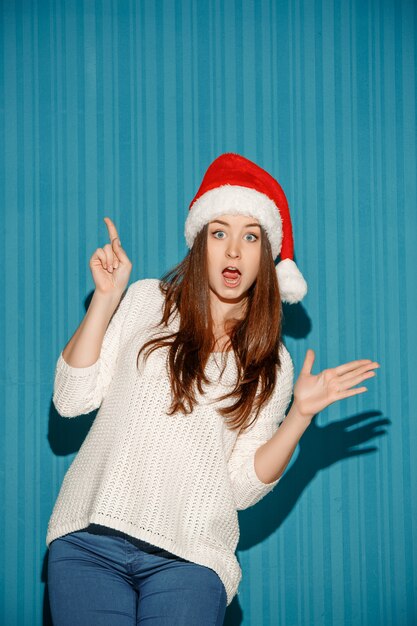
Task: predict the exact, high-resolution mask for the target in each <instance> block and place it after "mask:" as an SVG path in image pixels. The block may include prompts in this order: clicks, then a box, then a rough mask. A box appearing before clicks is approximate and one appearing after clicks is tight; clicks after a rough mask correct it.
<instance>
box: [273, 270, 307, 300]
mask: <svg viewBox="0 0 417 626" xmlns="http://www.w3.org/2000/svg"><path fill="white" fill-rule="evenodd" d="M275 269H276V272H277V275H278V285H279V292H280V295H281V300H283V301H284V302H288V303H289V304H295V303H296V302H300V300H302V299H303V298H304V296H305V295H306V293H307V283H306V281H305V280H304V277H303V275H302V274H301V272H300V270H299V269H298V267H297V265H296V264H295V263H294V261H293V260H292V259H283V260H282V261H280V262H279V263H278V265H277V266H276V268H275Z"/></svg>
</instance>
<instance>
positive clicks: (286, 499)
mask: <svg viewBox="0 0 417 626" xmlns="http://www.w3.org/2000/svg"><path fill="white" fill-rule="evenodd" d="M91 297H92V294H91V295H90V297H89V298H88V299H87V300H86V303H85V304H86V310H87V308H88V304H89V301H90V299H91ZM283 315H284V318H283V335H284V337H285V336H290V337H293V338H301V337H306V336H307V335H308V334H309V331H310V328H311V324H310V320H309V318H308V316H307V315H306V313H305V310H304V308H303V307H302V305H301V304H300V303H298V304H295V305H286V304H284V305H283ZM289 408H290V407H289ZM289 408H288V410H289ZM96 414H97V411H94V412H92V413H90V414H88V415H82V416H79V417H77V418H76V419H67V418H64V417H61V416H60V415H59V414H58V413H57V411H56V409H55V406H54V405H53V403H52V400H51V406H50V411H49V430H48V440H49V444H50V446H51V450H52V452H53V453H54V454H56V455H57V456H65V455H68V454H73V453H75V452H77V451H78V450H79V449H80V447H81V444H82V443H83V441H84V439H85V437H86V435H87V433H88V431H89V429H90V427H91V425H92V423H93V421H94V418H95V416H96ZM388 424H391V420H389V419H388V418H383V417H382V414H381V412H380V411H368V412H364V413H361V414H357V415H352V416H350V417H347V418H345V419H342V420H339V421H338V422H332V423H330V424H327V425H325V426H322V427H321V426H318V425H317V416H315V417H314V418H313V420H312V422H311V424H310V426H309V428H308V429H307V430H306V431H305V433H304V435H303V436H302V438H301V439H300V442H299V445H298V456H297V458H296V459H295V461H294V462H293V463H292V465H291V466H290V467H289V468H287V471H286V472H285V473H284V476H283V477H282V479H281V481H280V482H279V483H278V485H277V486H276V487H275V488H274V490H273V491H272V492H271V493H269V494H268V495H267V496H266V497H265V498H263V499H262V500H261V501H260V502H259V503H258V504H257V505H256V506H254V507H250V508H249V509H246V510H244V511H239V523H240V541H239V545H238V550H239V551H242V550H247V549H249V548H252V547H253V546H255V545H257V544H259V543H261V542H262V541H264V540H265V539H266V538H267V537H269V536H270V535H271V534H272V533H274V532H276V531H277V530H278V529H279V528H280V526H281V524H282V523H283V522H284V521H285V519H286V518H287V516H288V515H289V514H290V513H291V511H292V510H293V508H294V507H295V506H296V504H297V501H298V500H299V498H300V497H301V495H302V493H303V491H304V490H305V489H306V487H307V486H308V485H309V483H310V482H311V481H312V480H313V479H314V477H315V476H316V475H317V474H318V473H319V472H320V471H321V470H325V469H327V468H329V467H331V466H332V465H334V464H335V463H338V462H340V461H343V460H345V459H348V458H351V457H356V456H362V455H364V454H371V453H374V452H377V451H378V448H377V447H376V446H370V447H367V448H362V449H360V450H357V449H354V448H355V447H356V446H359V445H361V444H366V443H368V442H370V441H371V440H373V439H374V438H375V437H378V436H381V435H383V434H386V433H387V431H386V430H385V429H384V428H383V427H384V426H387V425H388ZM47 569H48V550H46V552H45V556H44V560H43V565H42V574H41V580H42V582H43V583H45V588H44V599H43V625H44V626H52V619H51V613H50V608H49V599H48V586H47ZM277 593H278V590H277ZM242 622H243V613H242V609H241V607H240V605H239V601H238V596H237V595H236V596H235V598H234V599H233V601H232V603H231V604H230V606H229V607H228V609H227V611H226V616H225V620H224V626H239V625H240V624H242Z"/></svg>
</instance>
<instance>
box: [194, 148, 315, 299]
mask: <svg viewBox="0 0 417 626" xmlns="http://www.w3.org/2000/svg"><path fill="white" fill-rule="evenodd" d="M237 214H239V215H247V216H250V217H254V218H256V219H257V220H258V222H259V223H260V224H261V226H263V228H264V229H265V231H266V233H267V236H268V239H269V241H270V244H271V249H272V255H273V257H274V259H275V258H276V257H277V256H278V254H279V255H280V256H281V260H280V262H279V263H278V265H277V266H276V270H277V275H278V284H279V290H280V294H281V299H282V300H283V301H284V302H288V303H290V304H295V303H296V302H300V300H302V299H303V298H304V296H305V294H306V293H307V283H306V281H305V280H304V277H303V276H302V274H301V272H300V270H299V269H298V267H297V265H296V264H295V263H294V241H293V234H292V225H291V217H290V210H289V207H288V202H287V199H286V197H285V194H284V192H283V190H282V188H281V186H280V185H279V183H278V182H277V181H276V180H275V178H273V177H272V176H271V175H270V174H268V172H267V171H266V170H264V169H262V168H261V167H259V165H256V163H253V162H252V161H250V160H249V159H247V158H246V157H243V156H241V155H240V154H235V153H232V152H228V153H225V154H221V155H220V156H219V157H217V159H215V160H214V161H213V162H212V163H211V165H210V166H209V167H208V169H207V171H206V173H205V175H204V178H203V180H202V183H201V185H200V188H199V190H198V191H197V193H196V195H195V196H194V198H193V199H192V201H191V203H190V208H189V212H188V216H187V219H186V221H185V239H186V242H187V245H188V247H189V248H191V246H192V245H193V242H194V239H195V237H196V235H197V233H199V231H200V230H201V229H202V228H203V226H205V224H207V223H208V222H211V221H212V220H213V219H215V218H216V217H219V216H220V215H237Z"/></svg>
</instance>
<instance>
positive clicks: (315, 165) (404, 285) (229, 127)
mask: <svg viewBox="0 0 417 626" xmlns="http://www.w3.org/2000/svg"><path fill="white" fill-rule="evenodd" d="M416 26H417V9H416V5H415V3H414V2H413V1H412V0H409V1H406V0H397V1H395V0H387V1H384V0H357V1H354V0H348V1H342V0H340V1H338V0H333V1H330V0H314V1H313V0H277V1H275V2H274V1H273V0H233V1H232V0H209V1H207V2H197V1H196V0H194V1H192V0H181V1H180V0H153V1H151V0H142V1H138V2H133V1H132V0H130V1H128V0H120V1H119V2H116V1H115V0H113V1H111V0H102V1H101V0H96V1H94V2H93V1H92V0H85V2H81V1H79V0H66V1H64V0H60V1H59V0H42V2H41V0H37V1H36V0H33V1H29V0H20V1H16V2H13V1H12V0H3V2H2V3H0V55H1V56H0V98H1V101H0V115H1V119H0V132H1V142H0V155H1V157H0V158H1V165H2V167H1V168H0V194H1V195H0V202H1V207H2V215H3V219H2V220H1V222H0V225H1V241H2V245H1V253H0V254H1V261H2V267H3V271H2V272H1V273H0V282H1V293H2V294H3V296H4V297H3V299H2V306H1V309H0V328H1V331H2V332H1V334H0V340H1V351H2V354H3V355H4V359H3V361H2V376H1V382H2V384H1V386H0V394H1V395H0V402H1V405H0V406H1V412H2V417H3V419H1V421H0V424H1V426H0V428H1V437H0V459H1V466H0V467H1V474H0V486H1V493H0V495H1V501H2V502H3V507H2V513H1V515H0V536H1V537H2V538H3V541H2V542H1V544H2V545H1V548H0V553H1V558H2V571H3V578H4V580H3V581H2V585H1V589H2V590H1V592H0V594H1V595H0V597H1V606H0V622H1V623H4V624H8V625H9V624H19V625H20V624H30V625H31V626H32V625H35V624H42V623H49V617H48V606H47V597H46V596H45V569H46V556H47V551H46V546H45V543H44V540H45V534H46V526H47V522H48V519H49V515H50V513H51V510H52V506H53V503H54V501H55V498H56V496H57V493H58V490H59V487H60V485H61V482H62V479H63V476H64V473H65V471H66V469H67V468H68V466H69V464H70V463H71V461H72V459H73V458H74V455H75V453H76V451H77V449H78V448H79V446H80V445H81V442H82V440H83V437H84V436H85V434H86V432H87V430H88V427H89V425H90V424H91V417H90V418H89V417H80V418H79V419H78V420H74V422H72V423H68V420H65V419H63V418H60V417H59V416H58V415H57V414H56V411H55V409H54V407H53V405H52V403H51V398H52V385H53V374H54V367H55V363H56V359H57V357H58V354H59V351H60V349H62V347H63V346H64V345H65V343H66V342H67V340H68V339H69V337H70V336H71V335H72V333H73V332H74V330H75V328H76V327H77V325H78V324H79V322H80V321H81V319H82V316H83V314H84V312H85V306H86V298H87V297H88V296H89V295H90V294H91V291H92V289H93V281H92V278H91V273H90V270H89V266H88V260H89V258H90V256H91V254H92V253H93V251H94V250H95V248H96V247H97V246H103V245H104V244H105V243H106V242H107V230H106V226H105V223H104V221H103V217H104V216H106V215H109V216H110V217H111V218H112V219H113V220H114V221H115V223H116V225H117V226H118V228H119V233H120V238H121V240H122V244H123V246H124V248H125V249H126V251H127V252H128V254H129V256H130V258H131V259H132V262H133V272H132V277H131V280H137V279H138V278H143V277H145V276H153V277H155V276H159V275H161V274H162V272H164V271H165V270H166V269H168V268H169V267H171V266H172V265H174V264H175V263H177V262H178V261H179V260H180V259H181V258H182V257H183V255H184V254H185V252H186V248H185V242H184V237H183V227H184V220H185V216H186V214H187V208H188V204H189V202H190V200H191V199H192V197H193V195H194V193H195V192H196V190H197V188H198V185H199V183H200V181H201V178H202V176H203V174H204V172H205V169H206V168H207V166H208V165H209V163H210V162H211V161H212V160H213V159H214V158H215V157H216V156H218V155H219V154H220V153H222V152H226V151H233V152H239V153H242V154H244V155H245V156H247V157H248V158H250V159H253V160H255V161H256V162H258V163H259V165H261V166H262V167H264V168H266V169H267V170H268V171H270V172H271V173H272V174H273V175H275V176H276V177H277V179H278V180H279V181H280V183H281V184H282V186H283V188H284V189H285V191H286V194H287V197H288V200H289V203H290V207H291V211H292V219H293V228H294V237H295V253H296V261H297V263H298V265H299V267H300V269H301V271H302V272H303V274H304V276H305V278H306V280H307V282H308V285H309V292H308V295H307V296H306V298H305V300H304V301H303V303H302V304H300V305H292V306H288V307H286V308H285V310H284V313H285V328H284V330H285V339H286V344H287V347H288V348H289V350H290V352H291V354H292V356H293V360H294V363H295V367H296V375H298V372H299V369H300V367H301V365H302V362H303V360H304V355H305V351H306V349H307V348H308V347H311V348H313V349H314V350H315V352H316V362H315V365H314V369H313V371H314V372H316V373H317V372H319V371H320V370H321V369H323V368H324V367H333V366H336V365H337V364H339V363H342V362H346V361H349V360H353V359H355V358H372V359H376V360H378V361H379V362H380V363H381V366H382V367H381V370H380V371H379V372H378V376H377V377H376V378H375V379H374V380H372V381H369V382H368V389H369V391H368V392H367V393H365V394H360V395H359V396H355V397H353V398H350V399H348V400H345V401H343V402H340V403H338V404H336V405H332V406H330V407H329V408H328V409H327V410H326V411H324V412H323V413H322V414H320V415H319V416H318V417H317V418H316V419H315V420H314V422H313V424H312V425H311V426H310V427H309V429H308V430H307V431H306V433H305V435H304V436H303V438H302V439H301V441H300V445H299V447H298V448H297V452H296V454H295V455H294V458H293V461H292V463H291V465H290V467H289V468H288V469H287V472H286V474H285V476H284V478H283V479H282V481H281V482H280V484H279V485H278V486H277V488H276V489H275V490H274V492H273V493H272V494H270V495H269V496H267V498H265V499H264V500H263V501H262V502H260V503H259V504H258V505H256V506H255V507H253V508H251V509H248V510H247V511H243V512H242V513H240V520H241V531H242V534H241V541H240V543H239V549H238V557H239V560H240V562H241V565H242V568H243V580H242V583H241V586H240V589H239V595H238V596H237V598H235V600H234V602H233V603H232V605H231V606H230V607H229V609H228V611H227V617H226V622H225V623H226V624H233V625H235V624H243V625H245V626H246V625H251V626H258V625H265V626H268V625H282V626H284V625H285V626H322V625H323V626H324V625H326V626H327V625H328V626H341V625H350V624H352V625H355V626H374V625H377V624H378V625H381V624H383V625H391V624H392V625H395V626H402V625H411V624H415V623H416V622H417V593H416V571H417V550H416V547H417V537H416V535H417V511H416V508H417V504H416V497H415V494H416V487H417V463H416V453H415V447H416V443H417V436H416V435H417V402H416V390H417V385H416V384H415V381H414V379H415V376H416V371H417V359H416V348H417V342H416V339H417V325H416V323H415V320H416V317H415V316H416V310H417V289H416V269H415V268H416V266H417V252H416V249H417V246H416V240H417V211H416V204H417V203H416V200H417V193H416V173H417V168H416V32H417V29H416ZM378 425H379V426H378ZM384 431H385V432H384ZM364 451H365V452H364Z"/></svg>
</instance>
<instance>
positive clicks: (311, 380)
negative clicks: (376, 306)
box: [46, 153, 379, 626]
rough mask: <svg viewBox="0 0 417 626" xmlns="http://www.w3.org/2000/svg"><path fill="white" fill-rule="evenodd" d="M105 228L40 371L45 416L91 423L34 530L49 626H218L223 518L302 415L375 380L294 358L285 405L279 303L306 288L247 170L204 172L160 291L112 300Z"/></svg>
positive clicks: (264, 177) (116, 278) (263, 486)
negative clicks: (43, 548)
mask: <svg viewBox="0 0 417 626" xmlns="http://www.w3.org/2000/svg"><path fill="white" fill-rule="evenodd" d="M105 221H106V225H107V228H108V233H109V238H110V243H108V244H106V245H105V246H104V247H103V248H98V249H97V250H96V251H95V252H94V254H93V255H92V257H91V259H90V268H91V271H92V275H93V279H94V282H95V286H96V288H95V291H94V295H93V298H92V301H91V303H90V306H89V309H88V311H87V313H86V315H85V318H84V319H83V321H82V323H81V325H80V326H79V328H78V329H77V331H76V332H75V334H74V335H73V337H72V338H71V339H70V341H69V342H68V344H67V345H66V346H65V348H64V350H63V351H62V352H61V354H60V355H59V359H58V362H57V365H56V372H55V383H54V396H53V401H54V404H55V406H56V408H57V410H58V412H59V413H60V414H61V415H63V416H66V417H73V416H77V415H80V414H83V413H87V412H89V411H92V410H93V409H96V408H99V407H100V408H99V411H98V413H97V415H96V418H95V420H94V422H93V424H92V427H91V429H90V431H89V433H88V435H87V437H86V439H85V441H84V442H83V444H82V446H81V448H80V450H79V452H78V454H77V456H76V457H75V459H74V461H73V463H72V464H71V466H70V468H69V469H68V471H67V473H66V475H65V478H64V481H63V484H62V487H61V490H60V493H59V495H58V498H57V501H56V504H55V507H54V510H53V512H52V515H51V519H50V522H49V526H48V533H47V539H46V543H47V545H48V546H49V559H48V590H49V599H50V605H51V611H52V617H53V621H54V624H55V625H57V626H63V625H67V624H68V625H71V626H72V625H73V624H77V625H84V624H95V625H112V626H115V625H118V624H126V625H127V624H129V625H130V624H142V623H143V624H145V623H146V624H148V623H152V624H155V625H158V626H159V625H160V626H164V625H170V626H173V625H177V624H178V625H181V626H183V625H191V624H199V625H200V626H204V625H205V624H207V625H213V624H216V625H220V624H222V623H223V618H224V614H225V610H226V606H227V605H229V604H230V602H231V601H232V599H233V597H234V596H235V595H236V593H237V589H238V586H239V582H240V580H241V575H242V573H241V569H240V566H239V562H238V561H237V558H236V556H235V550H236V547H237V543H238V539H239V526H238V516H237V511H238V510H242V509H245V508H248V507H250V506H253V505H254V504H256V503H257V502H258V501H259V500H261V498H263V497H264V496H265V495H266V494H267V493H269V492H270V491H271V490H272V489H273V488H274V487H275V485H276V484H277V483H278V481H279V480H280V478H281V476H282V474H283V472H284V471H285V468H286V467H287V465H288V463H289V461H290V459H291V456H292V454H293V452H294V450H295V448H296V446H297V443H298V441H299V439H300V437H301V436H302V434H303V433H304V431H305V430H306V428H307V427H308V426H309V424H310V422H311V420H312V418H313V416H314V415H315V414H316V413H318V412H319V411H321V410H323V409H324V408H325V407H327V406H329V405H330V404H331V403H333V402H336V401H337V400H341V399H343V398H348V397H350V396H353V395H356V394H359V393H363V392H364V391H366V387H363V386H362V387H355V385H358V384H360V383H362V382H363V381H364V380H365V379H366V378H369V377H371V376H374V375H375V372H374V371H373V370H374V369H375V368H377V367H379V365H378V363H375V362H373V361H371V360H370V359H361V360H356V361H351V362H349V363H345V364H343V365H339V366H338V367H335V368H333V369H326V370H324V371H323V372H321V373H320V374H317V375H314V374H312V373H311V370H312V366H313V363H314V358H315V355H314V352H313V350H307V354H306V357H305V360H304V364H303V367H302V369H301V373H300V375H299V377H298V380H297V382H296V384H295V386H294V389H293V374H294V371H293V364H292V360H291V357H290V355H289V353H288V351H287V349H286V348H285V346H284V344H283V342H282V338H281V316H282V305H281V301H282V300H284V301H287V302H290V303H295V302H298V301H300V300H301V299H302V298H303V296H304V295H305V293H306V291H307V285H306V283H305V280H304V278H303V277H302V275H301V273H300V272H299V270H298V268H297V267H296V265H295V263H294V260H293V258H292V257H293V241H292V230H291V221H290V217H289V209H288V205H287V203H286V199H285V196H284V193H283V191H282V189H281V187H280V185H279V184H278V182H277V181H276V180H275V179H274V178H273V177H272V176H271V175H270V174H268V173H267V172H266V171H265V170H263V169H262V168H260V167H259V166H258V165H256V164H255V163H253V162H251V161H249V160H248V159H246V158H244V157H242V156H240V155H237V154H231V153H228V154H224V155H221V156H220V157H218V158H217V159H216V160H215V161H214V162H213V163H212V164H211V165H210V167H209V168H208V170H207V172H206V174H205V176H204V178H203V181H202V183H201V186H200V188H199V190H198V192H197V194H196V196H195V197H194V199H193V201H192V202H191V205H190V210H189V214H188V217H187V220H186V225H185V235H186V240H187V244H188V246H189V248H190V250H189V253H188V254H187V256H186V257H185V259H184V260H183V261H182V262H181V263H180V264H179V265H178V266H177V267H175V268H174V269H173V270H171V271H170V272H169V273H168V274H167V275H166V276H164V277H163V279H162V280H161V281H159V280H156V279H145V280H138V281H136V282H134V283H133V284H131V285H130V286H129V287H128V289H127V290H126V287H127V285H128V281H129V277H130V273H131V269H132V263H131V262H130V260H129V258H128V256H127V255H126V252H125V251H124V249H123V248H122V246H121V243H120V240H119V236H118V232H117V229H116V227H115V225H114V224H113V222H112V221H111V220H110V219H109V218H105ZM278 254H280V256H281V261H280V263H279V264H278V265H277V268H275V265H274V259H275V258H276V257H277V256H278ZM293 392H294V398H293V403H292V406H291V409H290V411H289V412H288V414H287V416H285V413H286V410H287V408H288V405H289V403H290V400H291V396H292V393H293ZM284 418H285V419H284Z"/></svg>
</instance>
